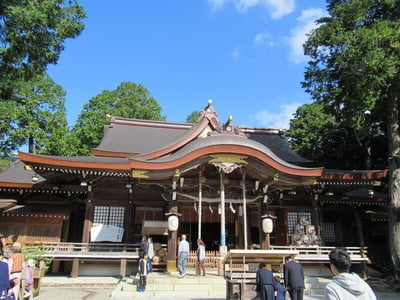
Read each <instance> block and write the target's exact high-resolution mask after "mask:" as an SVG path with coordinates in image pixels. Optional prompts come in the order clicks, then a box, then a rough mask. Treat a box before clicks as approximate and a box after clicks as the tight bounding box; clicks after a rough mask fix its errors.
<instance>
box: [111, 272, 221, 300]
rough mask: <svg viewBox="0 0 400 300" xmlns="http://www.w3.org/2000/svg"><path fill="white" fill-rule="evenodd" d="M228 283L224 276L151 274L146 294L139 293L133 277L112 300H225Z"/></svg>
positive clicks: (117, 289)
mask: <svg viewBox="0 0 400 300" xmlns="http://www.w3.org/2000/svg"><path fill="white" fill-rule="evenodd" d="M225 297H226V282H225V279H224V278H223V277H222V276H217V275H214V274H207V275H206V276H195V275H191V274H188V275H186V276H185V277H184V278H178V276H177V274H167V273H151V274H149V276H148V277H147V286H146V291H145V292H142V293H141V292H138V291H137V280H135V279H134V278H133V277H132V276H131V277H127V278H125V279H124V280H122V281H121V282H120V283H119V284H118V286H117V287H116V288H115V289H114V291H113V293H112V294H111V296H110V300H125V299H132V298H133V299H163V300H167V299H175V300H178V299H182V300H183V299H192V300H194V299H225Z"/></svg>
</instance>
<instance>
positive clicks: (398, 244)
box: [387, 85, 400, 276]
mask: <svg viewBox="0 0 400 300" xmlns="http://www.w3.org/2000/svg"><path fill="white" fill-rule="evenodd" d="M398 93H399V92H398V90H396V85H393V87H392V93H389V97H388V101H387V111H388V114H387V116H388V119H387V124H388V132H387V136H388V145H389V174H390V177H389V181H390V182H389V194H390V206H389V249H390V254H391V257H392V262H393V267H394V271H395V275H396V276H398V275H400V134H399V101H400V97H399V94H398Z"/></svg>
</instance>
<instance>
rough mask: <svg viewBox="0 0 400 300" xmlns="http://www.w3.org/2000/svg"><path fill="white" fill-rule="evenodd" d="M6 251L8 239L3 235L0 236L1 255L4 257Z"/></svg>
mask: <svg viewBox="0 0 400 300" xmlns="http://www.w3.org/2000/svg"><path fill="white" fill-rule="evenodd" d="M5 249H6V238H5V237H4V235H3V234H0V255H1V256H2V257H3V256H4V250H5Z"/></svg>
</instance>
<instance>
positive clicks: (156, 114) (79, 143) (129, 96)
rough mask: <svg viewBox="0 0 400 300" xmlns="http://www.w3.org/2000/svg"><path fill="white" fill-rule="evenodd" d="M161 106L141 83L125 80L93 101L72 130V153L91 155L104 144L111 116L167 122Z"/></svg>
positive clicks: (85, 108)
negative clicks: (93, 150) (106, 126)
mask: <svg viewBox="0 0 400 300" xmlns="http://www.w3.org/2000/svg"><path fill="white" fill-rule="evenodd" d="M161 111H162V110H161V107H160V106H159V105H158V103H157V101H156V99H154V98H153V97H151V95H150V92H149V91H148V90H147V89H146V88H145V87H143V86H142V85H140V84H135V83H132V82H123V83H121V84H120V85H119V86H118V87H117V88H116V89H115V90H113V91H109V90H105V91H103V92H102V93H101V94H99V95H97V96H95V97H93V98H92V99H90V100H89V103H87V104H85V105H84V107H83V110H82V112H81V113H80V115H79V116H78V119H77V122H76V124H75V126H74V127H73V129H72V131H71V137H70V138H71V140H70V145H71V148H70V153H69V154H70V155H88V154H89V153H90V149H92V148H94V147H97V146H98V145H99V144H100V141H101V138H102V137H103V134H104V131H103V130H104V125H106V124H109V123H110V119H109V116H110V115H111V116H117V117H123V118H136V119H144V120H158V121H163V120H165V117H163V116H162V115H161Z"/></svg>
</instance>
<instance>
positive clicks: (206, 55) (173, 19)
mask: <svg viewBox="0 0 400 300" xmlns="http://www.w3.org/2000/svg"><path fill="white" fill-rule="evenodd" d="M79 3H80V4H81V5H82V6H83V7H84V8H85V11H86V13H87V16H88V18H87V20H86V21H85V23H86V27H85V29H84V31H83V33H82V34H81V35H80V36H78V37H77V38H75V39H70V40H68V41H67V42H66V45H65V46H66V48H65V50H64V51H63V52H62V54H61V57H60V60H59V62H58V64H57V65H52V66H49V68H48V71H49V74H50V76H51V77H52V78H53V80H54V81H55V82H56V83H57V84H59V85H61V86H62V87H63V88H64V90H65V91H66V92H67V96H66V107H67V116H68V123H69V125H70V126H73V125H74V124H75V121H76V118H77V117H78V115H79V113H80V112H81V110H82V108H83V105H84V104H85V103H87V102H89V100H90V99H91V98H92V97H94V96H96V95H98V94H100V93H101V92H102V91H104V90H114V89H115V88H116V87H117V86H118V85H119V84H120V83H122V82H128V81H130V82H134V83H136V84H142V85H143V86H144V87H145V88H146V89H147V90H149V92H150V94H151V96H152V97H154V98H155V99H156V100H157V102H158V103H159V105H160V106H161V108H162V114H163V115H164V116H165V117H166V120H167V121H171V122H185V121H186V117H187V116H188V115H189V114H190V113H192V112H193V111H195V110H201V109H202V108H203V107H205V106H206V105H207V101H208V99H212V101H213V102H212V103H213V104H212V105H213V107H214V108H215V109H216V110H217V112H218V116H219V118H220V120H221V122H225V121H226V120H227V118H228V116H229V115H233V122H234V124H235V125H243V126H253V127H270V128H287V127H288V122H289V119H290V117H291V115H292V114H293V113H294V112H295V110H296V108H297V107H298V106H300V105H302V104H304V103H309V102H310V101H311V100H310V96H309V95H308V94H306V93H305V91H304V90H303V89H302V88H301V84H300V82H301V81H302V80H303V79H304V77H303V74H304V71H305V66H306V62H307V57H305V56H304V55H303V50H302V43H303V42H304V41H305V33H306V32H308V31H309V30H311V29H312V28H314V27H315V26H316V25H315V22H314V21H315V20H316V19H317V18H319V17H321V16H323V15H324V14H325V7H326V2H325V1H322V0H311V1H310V0H192V1H184V0H158V1H155V0H134V1H132V0H115V1H93V0H92V1H90V0H79Z"/></svg>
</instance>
